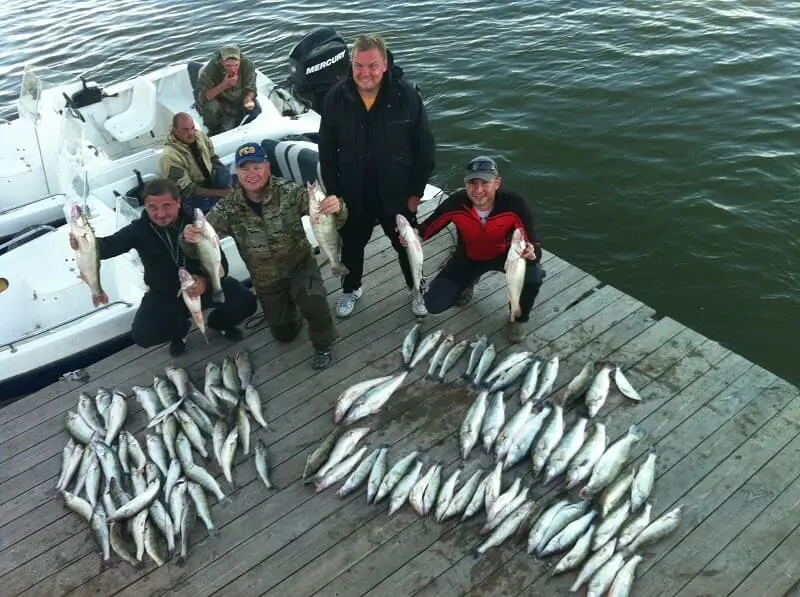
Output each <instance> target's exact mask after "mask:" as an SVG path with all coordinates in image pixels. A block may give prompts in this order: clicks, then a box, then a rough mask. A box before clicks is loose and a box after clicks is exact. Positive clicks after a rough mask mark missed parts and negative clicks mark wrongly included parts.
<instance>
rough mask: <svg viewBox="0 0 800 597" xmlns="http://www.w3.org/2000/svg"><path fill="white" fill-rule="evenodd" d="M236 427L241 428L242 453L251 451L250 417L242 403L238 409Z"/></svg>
mask: <svg viewBox="0 0 800 597" xmlns="http://www.w3.org/2000/svg"><path fill="white" fill-rule="evenodd" d="M236 427H238V428H239V443H240V444H241V446H242V453H243V454H245V455H246V454H249V453H250V419H249V418H248V417H247V411H246V410H245V408H244V406H243V405H242V404H240V405H239V408H237V409H236Z"/></svg>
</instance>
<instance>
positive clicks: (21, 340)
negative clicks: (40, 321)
mask: <svg viewBox="0 0 800 597" xmlns="http://www.w3.org/2000/svg"><path fill="white" fill-rule="evenodd" d="M117 305H124V306H125V307H126V308H128V309H130V308H131V307H133V303H129V302H128V301H112V302H110V303H107V304H105V305H103V306H102V307H97V308H94V309H92V310H91V311H87V312H86V313H82V314H81V315H76V316H75V317H72V318H70V319H67V320H66V321H62V322H61V323H57V324H55V325H51V326H49V327H46V328H42V329H41V330H36V331H35V332H34V333H32V334H26V335H24V336H20V337H19V338H15V339H14V340H12V341H11V342H6V343H5V344H0V351H1V350H5V349H6V348H8V349H10V351H11V353H12V354H13V353H15V352H17V345H19V344H22V343H24V342H28V341H29V340H32V339H33V338H37V337H39V336H42V335H44V334H49V333H50V332H52V331H55V330H57V329H59V328H62V327H64V326H67V325H70V324H73V323H75V322H76V321H80V320H81V319H86V318H87V317H91V316H92V315H96V314H97V313H102V312H103V311H105V310H107V309H110V308H111V307H115V306H117Z"/></svg>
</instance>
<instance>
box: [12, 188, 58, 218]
mask: <svg viewBox="0 0 800 597" xmlns="http://www.w3.org/2000/svg"><path fill="white" fill-rule="evenodd" d="M61 197H65V195H64V194H63V193H53V194H52V195H48V196H47V197H39V198H38V199H31V200H30V201H28V202H26V203H21V204H19V205H15V206H13V207H6V208H5V209H0V216H2V215H5V214H8V213H11V212H12V211H16V210H18V209H24V208H26V207H28V206H31V205H34V204H36V203H39V202H41V201H47V200H48V199H56V198H61Z"/></svg>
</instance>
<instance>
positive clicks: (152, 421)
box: [147, 398, 184, 429]
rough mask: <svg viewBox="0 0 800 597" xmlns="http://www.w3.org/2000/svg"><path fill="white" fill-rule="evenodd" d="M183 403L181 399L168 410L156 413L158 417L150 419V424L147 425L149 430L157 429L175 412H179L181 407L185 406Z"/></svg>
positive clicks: (164, 409)
mask: <svg viewBox="0 0 800 597" xmlns="http://www.w3.org/2000/svg"><path fill="white" fill-rule="evenodd" d="M183 403H184V400H183V398H179V399H178V400H176V401H175V402H173V403H172V404H170V405H169V406H167V407H166V408H163V409H161V410H160V411H158V412H157V413H156V416H154V417H153V418H152V419H150V422H149V423H148V424H147V428H148V429H152V428H153V427H156V426H157V425H160V424H161V423H163V422H164V420H165V419H166V418H167V417H169V416H170V415H172V414H173V413H175V411H177V410H178V409H179V408H180V407H181V405H183Z"/></svg>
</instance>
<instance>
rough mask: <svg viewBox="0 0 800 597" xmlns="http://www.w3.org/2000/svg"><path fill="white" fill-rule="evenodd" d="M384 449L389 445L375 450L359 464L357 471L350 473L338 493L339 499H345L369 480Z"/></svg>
mask: <svg viewBox="0 0 800 597" xmlns="http://www.w3.org/2000/svg"><path fill="white" fill-rule="evenodd" d="M382 448H388V444H384V445H383V446H381V448H375V449H374V450H373V451H372V452H370V453H369V455H368V456H367V457H366V458H364V459H363V460H362V461H361V462H359V463H358V466H357V467H356V468H355V470H354V471H353V472H352V473H350V476H349V477H347V480H346V481H345V482H344V483H343V484H342V486H341V487H340V488H339V490H338V491H337V492H336V496H337V497H339V498H343V497H344V496H346V495H348V494H349V493H351V492H352V491H355V490H356V489H358V488H359V487H360V486H361V485H362V484H363V483H364V482H365V481H366V480H367V478H368V477H369V474H370V472H371V471H372V468H373V467H374V466H375V462H376V461H377V460H378V455H379V454H380V453H381V449H382Z"/></svg>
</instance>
